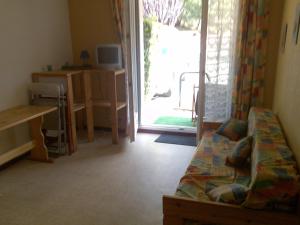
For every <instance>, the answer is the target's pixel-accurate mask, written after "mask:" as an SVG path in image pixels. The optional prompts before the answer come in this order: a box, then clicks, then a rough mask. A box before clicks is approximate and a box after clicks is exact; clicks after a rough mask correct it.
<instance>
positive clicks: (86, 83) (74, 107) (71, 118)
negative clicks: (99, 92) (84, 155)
mask: <svg viewBox="0 0 300 225" xmlns="http://www.w3.org/2000/svg"><path fill="white" fill-rule="evenodd" d="M74 76H81V77H82V80H83V84H82V85H83V90H84V99H83V102H78V103H75V102H74V93H73V82H72V78H73V77H74ZM41 77H52V78H61V79H64V80H65V81H66V84H67V90H66V91H67V114H66V117H67V134H68V137H69V141H68V145H69V153H70V154H72V153H74V152H75V151H76V150H77V134H76V122H75V112H77V111H80V110H85V114H86V121H87V130H88V141H89V142H92V141H93V140H94V117H93V104H92V90H91V88H90V83H91V81H90V74H89V73H88V72H86V71H82V70H78V71H53V72H39V73H33V74H32V81H33V82H38V81H39V78H41Z"/></svg>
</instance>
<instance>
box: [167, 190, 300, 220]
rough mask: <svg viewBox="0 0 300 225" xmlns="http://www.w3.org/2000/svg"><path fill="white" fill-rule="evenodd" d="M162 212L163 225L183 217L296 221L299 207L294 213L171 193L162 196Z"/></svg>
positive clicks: (299, 216)
mask: <svg viewBox="0 0 300 225" xmlns="http://www.w3.org/2000/svg"><path fill="white" fill-rule="evenodd" d="M163 214H164V219H163V224H164V225H183V224H184V221H185V220H193V221H197V222H199V223H200V224H218V225H300V207H298V210H297V213H296V214H289V213H284V212H270V211H263V210H253V209H246V208H243V207H240V206H235V205H230V204H222V203H217V202H208V201H206V202H205V201H196V200H191V199H186V198H180V197H175V196H163Z"/></svg>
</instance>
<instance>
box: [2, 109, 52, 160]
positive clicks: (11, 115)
mask: <svg viewBox="0 0 300 225" xmlns="http://www.w3.org/2000/svg"><path fill="white" fill-rule="evenodd" d="M55 110H57V107H51V106H18V107H15V108H11V109H8V110H5V111H2V112H0V131H3V130H6V129H9V128H11V127H14V126H17V125H19V124H22V123H25V122H29V124H30V127H31V136H32V141H30V142H28V143H26V144H24V145H22V146H20V147H17V148H15V149H12V150H10V151H9V152H6V153H4V154H2V155H0V165H3V164H4V163H6V162H8V161H10V160H12V159H14V158H16V157H18V156H20V155H22V154H24V153H26V152H29V151H30V150H31V159H32V160H37V161H43V162H49V161H50V160H49V158H48V151H47V147H46V146H45V144H44V135H43V133H42V122H43V115H45V114H47V113H50V112H53V111H55Z"/></svg>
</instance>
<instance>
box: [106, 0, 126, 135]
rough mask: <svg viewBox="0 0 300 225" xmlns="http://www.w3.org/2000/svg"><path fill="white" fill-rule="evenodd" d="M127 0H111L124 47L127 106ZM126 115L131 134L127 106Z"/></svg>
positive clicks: (123, 58)
mask: <svg viewBox="0 0 300 225" xmlns="http://www.w3.org/2000/svg"><path fill="white" fill-rule="evenodd" d="M126 3H127V2H126V0H111V5H112V11H113V16H114V19H115V23H116V27H117V32H118V36H119V40H120V43H121V48H122V61H123V67H124V68H125V71H126V75H125V92H126V99H127V106H129V104H130V100H129V87H128V83H129V82H128V70H129V68H128V54H127V40H126V24H125V23H126V18H125V7H126V5H125V4H126ZM126 110H127V111H126V117H127V120H126V121H127V124H126V134H127V135H128V134H129V129H130V126H131V119H130V114H129V107H126Z"/></svg>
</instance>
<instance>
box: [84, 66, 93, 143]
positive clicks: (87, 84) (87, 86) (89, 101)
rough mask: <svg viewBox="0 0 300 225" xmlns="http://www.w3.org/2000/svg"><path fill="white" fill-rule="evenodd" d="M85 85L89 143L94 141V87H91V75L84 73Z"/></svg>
mask: <svg viewBox="0 0 300 225" xmlns="http://www.w3.org/2000/svg"><path fill="white" fill-rule="evenodd" d="M83 83H84V98H85V99H84V101H85V115H86V126H87V131H88V141H89V142H92V141H94V113H93V101H92V87H91V74H90V73H89V72H84V73H83Z"/></svg>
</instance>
